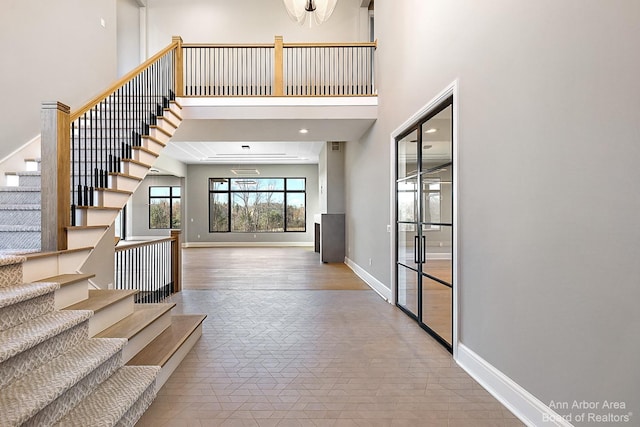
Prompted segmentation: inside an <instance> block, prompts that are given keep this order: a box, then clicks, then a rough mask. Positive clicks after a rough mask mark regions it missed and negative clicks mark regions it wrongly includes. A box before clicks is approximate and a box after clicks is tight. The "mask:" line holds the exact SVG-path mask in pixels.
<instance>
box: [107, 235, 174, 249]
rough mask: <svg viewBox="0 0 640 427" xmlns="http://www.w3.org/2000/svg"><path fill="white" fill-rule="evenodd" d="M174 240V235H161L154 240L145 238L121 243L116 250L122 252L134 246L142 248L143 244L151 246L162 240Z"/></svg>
mask: <svg viewBox="0 0 640 427" xmlns="http://www.w3.org/2000/svg"><path fill="white" fill-rule="evenodd" d="M173 240H175V237H163V238H160V239H155V240H145V241H144V242H139V243H131V244H128V243H122V244H121V245H119V246H116V252H122V251H126V250H129V249H135V248H142V247H144V246H152V245H155V244H158V243H163V242H171V241H173Z"/></svg>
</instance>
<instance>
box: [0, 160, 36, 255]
mask: <svg viewBox="0 0 640 427" xmlns="http://www.w3.org/2000/svg"><path fill="white" fill-rule="evenodd" d="M25 169H27V170H25V171H22V172H16V173H8V174H6V176H5V180H6V183H7V185H5V186H1V187H0V252H2V251H8V250H12V251H13V250H15V249H16V248H19V249H20V250H22V251H23V252H24V251H37V250H39V249H40V161H39V159H28V160H26V161H25Z"/></svg>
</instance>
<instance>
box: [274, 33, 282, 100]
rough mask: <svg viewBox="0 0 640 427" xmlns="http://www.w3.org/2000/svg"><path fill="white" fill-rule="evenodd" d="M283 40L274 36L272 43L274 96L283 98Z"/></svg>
mask: <svg viewBox="0 0 640 427" xmlns="http://www.w3.org/2000/svg"><path fill="white" fill-rule="evenodd" d="M283 44H284V43H283V40H282V36H276V39H275V42H274V48H275V50H274V56H273V67H274V70H273V79H274V82H273V85H274V95H275V96H283V95H284V82H283V76H284V64H283V58H284V55H283V50H284V49H283Z"/></svg>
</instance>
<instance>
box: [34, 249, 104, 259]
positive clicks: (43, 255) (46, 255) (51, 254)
mask: <svg viewBox="0 0 640 427" xmlns="http://www.w3.org/2000/svg"><path fill="white" fill-rule="evenodd" d="M92 250H93V246H85V247H83V248H74V249H63V250H60V251H51V252H29V253H25V254H23V256H24V257H26V258H27V260H30V259H38V258H49V257H55V256H58V255H62V254H65V253H68V254H70V253H74V252H84V251H92Z"/></svg>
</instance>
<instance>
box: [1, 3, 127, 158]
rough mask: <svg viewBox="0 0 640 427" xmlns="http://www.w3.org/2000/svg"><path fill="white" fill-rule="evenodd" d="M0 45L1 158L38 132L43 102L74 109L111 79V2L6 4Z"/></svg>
mask: <svg viewBox="0 0 640 427" xmlns="http://www.w3.org/2000/svg"><path fill="white" fill-rule="evenodd" d="M101 18H103V19H104V20H105V24H106V28H103V27H102V26H101V24H100V19H101ZM0 42H2V45H3V60H2V67H0V92H1V93H2V98H3V100H4V101H5V102H3V103H2V105H0V129H2V133H1V134H0V158H2V157H4V156H5V155H7V154H9V153H10V152H12V151H14V150H15V149H16V148H18V147H20V146H21V145H23V144H25V143H26V142H27V141H29V140H31V139H32V138H33V137H35V136H36V135H38V134H39V133H40V105H41V103H42V102H43V101H60V102H63V103H65V104H67V105H69V106H71V108H72V109H74V108H78V107H81V106H82V105H83V104H84V103H85V102H87V101H88V100H90V99H91V98H92V97H93V96H95V95H97V94H98V93H99V92H100V91H102V90H103V89H105V88H106V87H107V86H108V85H109V84H110V83H111V82H112V81H113V80H115V77H116V4H115V2H114V1H111V0H93V1H83V0H56V1H55V2H51V1H44V0H39V1H35V2H25V1H21V0H5V1H3V2H2V13H0Z"/></svg>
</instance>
